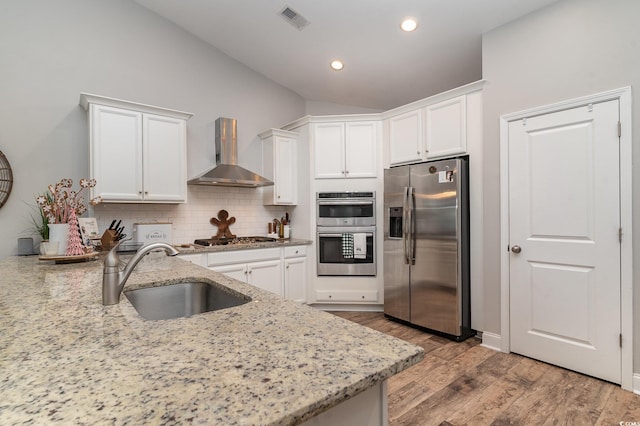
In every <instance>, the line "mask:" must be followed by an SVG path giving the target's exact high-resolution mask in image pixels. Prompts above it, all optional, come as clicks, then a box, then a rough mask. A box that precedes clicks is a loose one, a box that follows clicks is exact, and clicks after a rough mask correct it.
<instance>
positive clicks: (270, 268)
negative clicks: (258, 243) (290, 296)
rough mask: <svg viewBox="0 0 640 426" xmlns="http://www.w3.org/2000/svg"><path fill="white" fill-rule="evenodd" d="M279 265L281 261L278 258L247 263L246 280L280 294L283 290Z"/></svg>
mask: <svg viewBox="0 0 640 426" xmlns="http://www.w3.org/2000/svg"><path fill="white" fill-rule="evenodd" d="M281 265H282V262H281V261H280V260H268V261H264V262H253V263H249V264H248V265H247V272H248V274H249V279H248V281H247V282H248V283H249V284H251V285H254V286H256V287H258V288H261V289H263V290H267V291H270V292H272V293H275V294H277V295H278V296H282V295H283V293H284V292H283V289H282V268H281Z"/></svg>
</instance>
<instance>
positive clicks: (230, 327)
mask: <svg viewBox="0 0 640 426" xmlns="http://www.w3.org/2000/svg"><path fill="white" fill-rule="evenodd" d="M0 276H2V280H1V283H0V424H17V423H23V422H24V423H34V424H43V423H54V422H60V423H63V424H87V423H90V424H105V423H109V424H182V423H189V422H193V423H200V424H244V425H252V424H260V425H276V424H278V425H280V424H282V425H288V424H298V423H301V422H303V421H304V420H307V419H309V418H311V417H312V416H315V415H317V414H319V413H320V412H322V411H324V410H326V409H328V408H331V407H333V406H335V405H337V404H339V403H340V402H342V401H344V400H345V399H347V398H350V397H351V396H354V395H356V394H358V393H359V392H361V391H364V390H366V389H367V388H369V387H371V386H374V385H376V384H378V383H380V382H381V381H383V380H386V379H388V378H389V377H391V376H393V375H394V374H396V373H398V372H400V371H402V370H404V369H405V368H407V367H409V366H411V365H413V364H415V363H417V362H418V361H419V360H420V359H421V358H422V357H423V356H424V354H423V350H422V349H421V348H419V347H417V346H414V345H411V344H409V343H406V342H404V341H401V340H398V339H396V338H393V337H391V336H387V335H384V334H382V333H379V332H376V331H374V330H371V329H368V328H365V327H362V326H360V325H357V324H354V323H351V322H349V321H346V320H343V319H341V318H338V317H335V316H333V315H331V314H329V313H326V312H322V311H318V310H316V309H314V308H311V307H309V306H306V305H301V304H298V303H296V302H292V301H287V300H285V299H282V298H280V297H278V296H276V295H273V294H271V293H269V292H265V291H262V290H260V289H258V288H255V287H252V286H250V285H248V284H244V283H241V282H239V281H236V280H233V279H231V278H227V277H225V276H224V275H221V274H218V273H216V272H213V271H209V270H207V269H205V268H201V267H199V266H195V265H192V264H191V263H189V262H186V261H184V260H181V259H179V258H169V257H166V256H164V255H163V254H161V253H152V254H151V255H149V256H147V257H146V258H145V259H144V260H142V261H141V262H140V264H139V265H138V267H137V269H136V271H135V272H134V273H133V274H132V275H131V277H130V278H129V281H128V282H127V284H126V286H125V289H133V288H139V287H145V286H155V285H160V284H161V283H171V282H175V281H179V280H180V279H183V278H187V277H189V278H196V279H205V280H211V281H213V282H216V283H219V284H221V285H223V286H226V287H228V288H230V289H231V290H234V291H238V292H240V293H242V294H245V295H248V296H250V297H251V298H252V301H251V302H249V303H246V304H244V305H241V306H238V307H235V308H230V309H224V310H219V311H215V312H207V313H203V314H199V315H194V316H192V317H190V318H179V319H172V320H165V321H145V320H143V319H142V318H141V317H140V316H138V314H137V312H136V311H135V309H134V308H133V306H132V305H131V304H130V303H129V301H128V300H127V299H126V297H125V296H124V295H123V296H121V299H120V303H119V304H118V305H113V306H103V305H102V302H101V280H102V262H101V261H89V262H86V263H78V264H53V263H50V262H44V261H39V260H38V259H37V258H36V257H9V258H6V259H4V260H2V261H0Z"/></svg>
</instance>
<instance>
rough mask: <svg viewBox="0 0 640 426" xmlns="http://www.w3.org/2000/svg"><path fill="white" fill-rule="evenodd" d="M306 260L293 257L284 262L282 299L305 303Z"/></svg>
mask: <svg viewBox="0 0 640 426" xmlns="http://www.w3.org/2000/svg"><path fill="white" fill-rule="evenodd" d="M306 292H307V258H306V257H294V258H292V259H285V261H284V297H285V298H287V299H289V300H295V301H296V302H300V303H306V301H307V298H306Z"/></svg>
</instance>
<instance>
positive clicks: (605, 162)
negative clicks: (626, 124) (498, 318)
mask: <svg viewBox="0 0 640 426" xmlns="http://www.w3.org/2000/svg"><path fill="white" fill-rule="evenodd" d="M618 111H619V107H618V101H617V100H615V101H607V102H602V103H598V104H594V105H590V106H583V107H578V108H573V109H569V110H565V111H560V112H555V113H551V114H545V115H540V116H537V117H532V118H528V119H526V120H518V121H513V122H511V123H509V221H510V223H509V239H510V243H509V244H510V249H511V254H510V257H511V258H510V265H509V267H510V272H509V273H510V275H509V280H510V284H509V285H510V287H509V291H510V293H509V294H510V324H511V330H510V336H511V341H510V344H511V350H512V351H513V352H517V353H521V354H523V355H526V356H530V357H533V358H536V359H540V360H542V361H545V362H549V363H552V364H556V365H559V366H562V367H565V368H569V369H572V370H575V371H579V372H582V373H585V374H589V375H592V376H596V377H600V378H603V379H605V380H609V381H612V382H615V383H620V381H621V349H620V344H619V338H620V282H621V281H620V241H619V229H620V187H619V185H620V183H619V178H620V172H619V167H620V164H619V160H620V159H619V136H618V120H619V118H618V117H619V112H618Z"/></svg>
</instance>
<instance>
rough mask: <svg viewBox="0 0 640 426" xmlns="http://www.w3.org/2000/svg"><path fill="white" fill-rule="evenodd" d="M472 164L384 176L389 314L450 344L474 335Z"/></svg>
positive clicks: (434, 165)
mask: <svg viewBox="0 0 640 426" xmlns="http://www.w3.org/2000/svg"><path fill="white" fill-rule="evenodd" d="M468 200H469V195H468V161H467V159H466V158H456V159H450V160H442V161H434V162H428V163H421V164H414V165H407V166H399V167H392V168H391V169H388V170H385V175H384V256H383V258H384V313H385V315H387V316H388V317H391V318H394V319H398V320H402V321H405V322H408V323H410V324H414V325H417V326H419V327H423V328H426V329H429V330H432V331H435V332H437V333H440V334H444V335H445V336H447V337H449V338H452V339H455V340H458V341H460V340H464V339H465V338H467V337H469V336H471V335H473V331H472V330H471V318H470V304H469V207H468V204H469V203H468Z"/></svg>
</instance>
